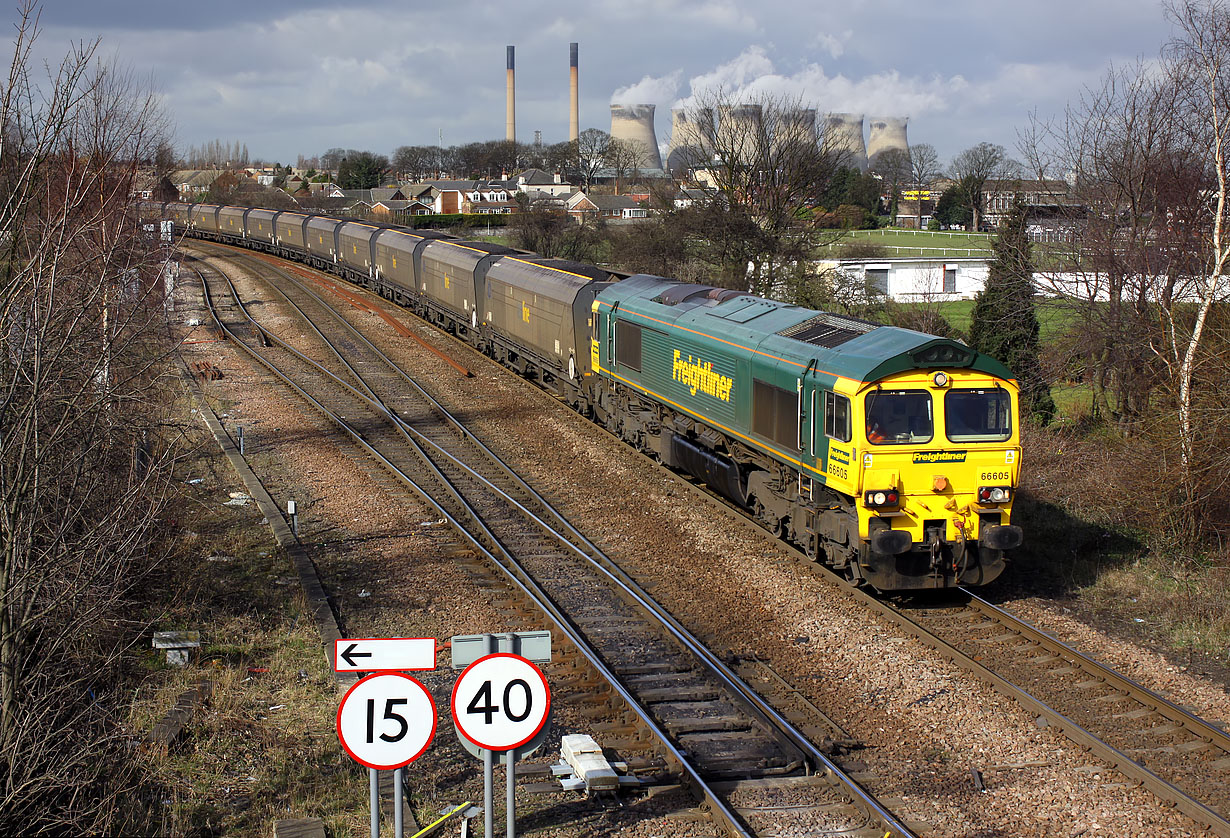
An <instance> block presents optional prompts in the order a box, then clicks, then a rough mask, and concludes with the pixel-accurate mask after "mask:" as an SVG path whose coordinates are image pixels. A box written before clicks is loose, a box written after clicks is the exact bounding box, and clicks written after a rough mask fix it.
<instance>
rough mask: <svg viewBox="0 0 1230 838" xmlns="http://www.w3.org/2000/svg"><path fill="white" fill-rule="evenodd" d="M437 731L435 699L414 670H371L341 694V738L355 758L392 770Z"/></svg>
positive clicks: (424, 747)
mask: <svg viewBox="0 0 1230 838" xmlns="http://www.w3.org/2000/svg"><path fill="white" fill-rule="evenodd" d="M435 735H436V704H435V702H434V701H432V700H431V693H429V692H427V689H426V687H424V686H423V685H422V684H420V683H419V682H418V681H416V680H414V679H413V678H411V677H410V676H409V675H403V674H402V673H400V672H385V673H381V674H379V675H369V676H367V677H366V678H363V679H361V680H359V681H358V682H356V683H355V685H354V686H353V687H351V688H350V689H349V690H347V691H346V695H344V696H342V706H341V707H339V708H337V738H338V739H340V740H342V747H343V748H345V749H346V753H348V754H350V756H351V758H353V759H354V760H355V761H356V762H359V763H362V764H363V765H366V766H367V767H368V768H377V769H380V770H389V769H393V768H404V767H405V766H406V765H408V764H410V763H412V762H414V761H415V760H416V759H418V758H419V757H420V756H422V755H423V752H424V751H426V750H427V746H428V745H430V744H431V740H432V737H434V736H435Z"/></svg>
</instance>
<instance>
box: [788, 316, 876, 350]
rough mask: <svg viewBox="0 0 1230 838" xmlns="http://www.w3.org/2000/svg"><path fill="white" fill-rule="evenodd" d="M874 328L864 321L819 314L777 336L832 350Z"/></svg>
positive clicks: (873, 325)
mask: <svg viewBox="0 0 1230 838" xmlns="http://www.w3.org/2000/svg"><path fill="white" fill-rule="evenodd" d="M875 328H877V326H876V324H875V323H868V322H867V321H866V320H857V319H855V318H853V317H842V316H841V315H840V314H828V313H825V312H821V313H820V314H817V315H816V316H815V317H812V318H810V319H808V320H804V321H803V322H802V323H795V324H794V325H793V326H791V327H789V328H788V329H782V330H781V331H780V332H778V334H779V335H781V336H782V337H784V338H794V339H795V340H801V341H803V343H810V344H812V345H813V346H823V347H824V348H825V349H832V348H834V347H836V346H841V345H842V344H843V343H845V342H846V341H848V340H852V339H853V338H856V337H858V336H859V335H865V334H867V333H868V332H870V331H871V330H872V329H875Z"/></svg>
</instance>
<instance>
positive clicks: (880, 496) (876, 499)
mask: <svg viewBox="0 0 1230 838" xmlns="http://www.w3.org/2000/svg"><path fill="white" fill-rule="evenodd" d="M886 500H888V498H887V497H886V496H885V494H884V493H883V492H876V493H875V494H874V495H872V496H871V502H872V503H874V504H875V505H876V506H883V505H884V501H886Z"/></svg>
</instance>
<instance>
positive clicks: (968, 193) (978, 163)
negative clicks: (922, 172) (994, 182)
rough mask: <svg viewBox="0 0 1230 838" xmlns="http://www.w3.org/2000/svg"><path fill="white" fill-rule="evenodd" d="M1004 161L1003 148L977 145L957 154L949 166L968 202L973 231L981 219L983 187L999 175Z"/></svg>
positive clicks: (989, 144)
mask: <svg viewBox="0 0 1230 838" xmlns="http://www.w3.org/2000/svg"><path fill="white" fill-rule="evenodd" d="M1006 160H1007V155H1006V154H1005V152H1004V147H1003V146H1001V145H994V144H992V143H978V145H976V146H971V147H970V148H967V149H966V150H965V151H963V152H961V153H960V154H958V155H957V156H956V157H954V158H953V159H952V163H951V164H949V167H948V171H949V174H950V175H951V177H952V179H953V180H955V181H957V184H958V185H959V186H960V187H961V190H962V194H963V195H964V196H965V198H966V200H967V201H968V206H969V209H970V213H971V217H972V218H973V225H972V226H973V228H974V229H975V230H977V229H978V225H979V221H980V219H981V217H982V190H983V187H984V186H986V182H987V181H988V180H990V179H991V178H993V177H996V176H998V175H999V174H1000V172H1001V171H1002V168H1003V165H1004V162H1005V161H1006Z"/></svg>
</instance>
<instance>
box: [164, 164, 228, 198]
mask: <svg viewBox="0 0 1230 838" xmlns="http://www.w3.org/2000/svg"><path fill="white" fill-rule="evenodd" d="M223 174H225V170H223V169H183V170H181V171H178V172H172V173H171V175H170V178H171V183H172V184H174V186H175V188H176V189H177V190H178V191H179V197H180V199H182V200H185V201H192V200H195V199H197V198H199V197H200V196H202V195H204V194H205V193H206V192H208V191H209V187H211V186H213V184H214V181H215V180H217V179H218V178H220V177H221V176H222V175H223Z"/></svg>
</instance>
